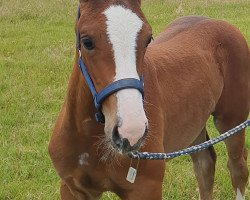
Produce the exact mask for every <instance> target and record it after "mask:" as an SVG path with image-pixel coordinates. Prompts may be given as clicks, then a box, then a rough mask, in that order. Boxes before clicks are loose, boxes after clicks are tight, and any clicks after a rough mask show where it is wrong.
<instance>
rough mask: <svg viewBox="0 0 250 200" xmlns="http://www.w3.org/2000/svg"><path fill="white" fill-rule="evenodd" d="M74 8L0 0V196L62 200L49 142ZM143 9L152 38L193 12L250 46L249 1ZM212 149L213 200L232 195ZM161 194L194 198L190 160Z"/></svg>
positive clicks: (186, 1) (151, 1)
mask: <svg viewBox="0 0 250 200" xmlns="http://www.w3.org/2000/svg"><path fill="white" fill-rule="evenodd" d="M76 7H77V0H76V1H62V0H54V1H51V0H40V1H37V0H0V200H33V199H39V200H40V199H41V200H47V199H48V200H56V199H59V191H58V189H59V179H58V177H57V175H56V174H55V171H54V169H53V167H52V165H51V162H50V159H49V157H48V153H47V146H48V141H49V138H50V134H51V129H52V127H53V124H54V122H55V118H56V116H57V114H58V112H59V110H60V106H61V104H62V102H63V99H64V96H65V92H66V87H67V81H68V78H69V74H70V72H71V69H72V63H73V59H74V50H75V35H74V20H75V14H76V13H75V12H76ZM143 10H144V12H145V14H146V16H147V17H148V20H149V22H150V23H151V25H152V27H153V30H154V34H155V35H157V34H158V33H159V32H160V31H161V30H163V28H164V27H165V25H166V24H167V23H168V22H170V21H171V20H173V19H175V18H176V17H178V16H183V15H190V14H191V15H194V14H195V15H196V14H197V15H206V16H210V17H213V18H220V19H226V20H228V21H230V22H231V23H233V24H235V25H236V26H237V27H239V29H240V30H241V31H242V33H243V34H244V35H245V36H246V38H247V41H248V43H249V44H250V14H249V11H250V0H223V1H222V0H209V1H208V0H192V1H191V0H183V1H180V0H165V1H163V0H161V1H160V0H145V1H143ZM208 127H209V132H210V133H211V135H213V136H215V135H216V134H217V133H216V131H215V129H214V128H213V126H212V123H211V122H208ZM247 133H248V135H247V146H248V148H249V149H250V139H249V138H250V133H249V129H248V130H247ZM216 150H217V154H218V162H217V173H216V180H215V190H214V195H215V199H216V200H231V199H233V193H232V188H231V182H230V178H229V174H228V171H227V168H226V160H227V157H226V151H225V147H224V145H223V144H220V145H218V146H216ZM248 166H249V167H250V162H248ZM163 193H164V198H163V199H171V200H172V199H173V200H191V199H198V192H197V184H196V181H195V178H194V174H193V170H192V164H191V160H190V158H189V157H183V158H178V159H174V160H173V161H171V162H169V163H168V165H167V169H166V177H165V181H164V190H163ZM246 195H247V197H246V200H249V199H250V190H249V188H248V190H247V194H246ZM102 199H103V200H108V199H117V198H116V197H114V195H112V194H110V193H107V194H105V195H104V196H103V198H102Z"/></svg>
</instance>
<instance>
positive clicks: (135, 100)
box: [104, 6, 148, 146]
mask: <svg viewBox="0 0 250 200" xmlns="http://www.w3.org/2000/svg"><path fill="white" fill-rule="evenodd" d="M104 15H105V16H106V19H107V21H106V24H107V35H108V37H109V40H110V43H111V44H112V47H113V53H114V61H115V65H116V76H115V81H117V80H120V79H125V78H135V79H138V80H139V76H138V73H137V70H136V47H137V37H138V33H139V32H140V31H141V29H142V26H143V21H142V20H141V19H140V18H139V17H138V16H137V15H136V14H135V13H133V12H132V11H131V10H129V9H127V8H124V7H122V6H111V7H109V8H108V9H107V10H106V11H105V12H104ZM116 97H117V117H118V119H120V120H121V122H120V123H121V124H122V125H121V126H120V127H119V129H118V131H119V133H120V135H121V136H122V137H123V138H127V139H128V140H129V142H130V144H131V145H132V146H133V145H134V144H136V143H137V142H138V140H139V139H140V138H141V137H142V136H143V135H144V133H145V128H146V125H147V123H148V121H147V118H146V115H145V112H144V108H143V100H142V95H141V93H140V92H139V91H138V90H136V89H126V90H121V91H119V92H117V94H116Z"/></svg>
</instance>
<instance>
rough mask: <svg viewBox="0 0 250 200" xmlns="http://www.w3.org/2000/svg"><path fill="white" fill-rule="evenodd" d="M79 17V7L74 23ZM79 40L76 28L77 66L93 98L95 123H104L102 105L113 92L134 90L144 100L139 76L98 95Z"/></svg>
mask: <svg viewBox="0 0 250 200" xmlns="http://www.w3.org/2000/svg"><path fill="white" fill-rule="evenodd" d="M80 16H81V13H80V6H79V7H78V12H77V18H76V22H78V21H79V19H80ZM80 41H81V38H80V32H79V30H78V28H76V48H77V50H78V52H79V58H78V64H79V67H80V69H81V72H82V74H83V76H84V78H85V81H86V83H87V86H88V88H89V90H90V92H91V94H92V96H93V101H94V104H95V107H96V110H97V113H96V114H95V117H96V121H97V122H98V123H105V117H104V115H103V113H102V103H103V102H104V100H105V99H106V98H107V97H109V96H110V95H112V94H114V93H115V92H118V91H120V90H124V89H136V90H138V91H139V92H140V93H141V94H142V96H143V98H144V83H143V77H142V76H141V78H140V80H138V79H135V78H127V79H121V80H118V81H115V82H113V83H111V84H109V85H108V86H106V87H105V88H104V89H102V90H101V91H100V92H99V93H98V92H97V91H96V88H95V86H94V83H93V81H92V79H91V77H90V75H89V73H88V70H87V67H86V65H85V64H84V62H83V59H82V53H81V42H80Z"/></svg>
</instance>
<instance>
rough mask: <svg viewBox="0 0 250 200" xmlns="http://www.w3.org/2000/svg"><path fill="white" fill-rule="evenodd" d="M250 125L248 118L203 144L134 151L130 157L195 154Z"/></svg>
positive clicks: (144, 157)
mask: <svg viewBox="0 0 250 200" xmlns="http://www.w3.org/2000/svg"><path fill="white" fill-rule="evenodd" d="M248 126H250V120H247V121H246V122H244V123H242V124H240V125H239V126H236V127H235V128H233V129H231V130H229V131H227V132H226V133H224V134H221V135H220V136H218V137H216V138H213V139H211V140H208V141H206V142H204V143H202V144H198V145H195V146H192V147H188V148H186V149H183V150H180V151H176V152H173V153H149V152H132V153H130V154H128V156H129V157H130V158H133V159H139V160H166V159H171V158H176V157H179V156H183V155H187V154H193V153H197V152H199V151H202V150H205V149H207V148H209V147H211V146H213V145H215V144H218V143H219V142H222V141H223V140H225V139H227V138H229V137H231V136H233V135H236V134H238V133H239V131H241V130H243V129H246V128H247V127H248Z"/></svg>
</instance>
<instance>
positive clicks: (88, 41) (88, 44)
mask: <svg viewBox="0 0 250 200" xmlns="http://www.w3.org/2000/svg"><path fill="white" fill-rule="evenodd" d="M82 44H83V46H84V47H85V49H87V50H92V49H94V43H93V41H92V39H91V38H89V37H84V38H82Z"/></svg>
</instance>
